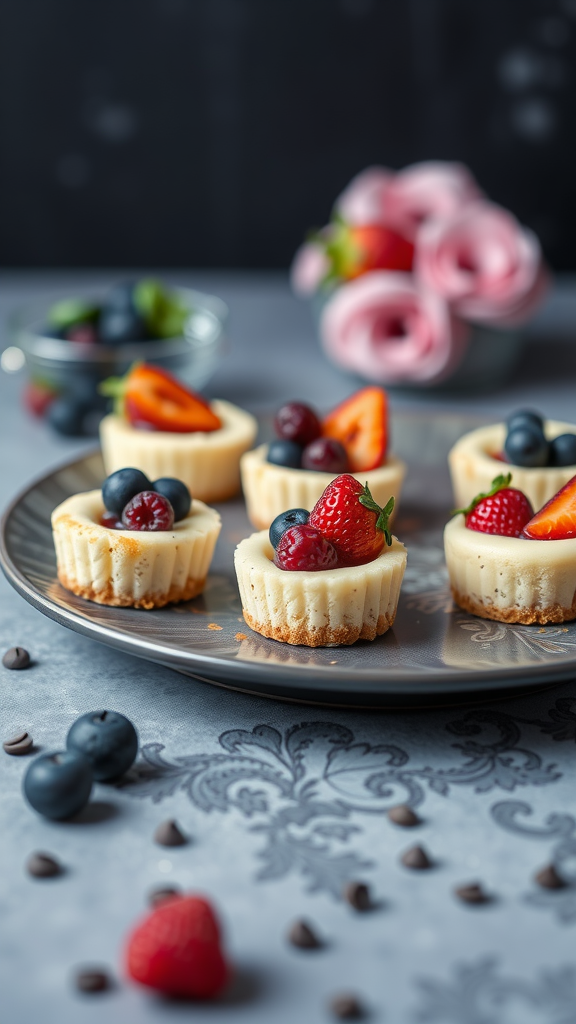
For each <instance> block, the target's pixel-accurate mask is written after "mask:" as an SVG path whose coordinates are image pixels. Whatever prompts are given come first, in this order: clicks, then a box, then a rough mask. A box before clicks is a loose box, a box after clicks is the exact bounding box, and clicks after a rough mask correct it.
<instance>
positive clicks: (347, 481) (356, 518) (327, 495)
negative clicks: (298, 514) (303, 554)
mask: <svg viewBox="0 0 576 1024" xmlns="http://www.w3.org/2000/svg"><path fill="white" fill-rule="evenodd" d="M393 508H394V498H390V500H389V501H388V502H387V504H386V505H385V507H384V508H380V506H379V505H377V504H376V502H375V501H374V499H373V497H372V495H371V494H370V490H369V488H368V484H366V485H365V486H362V484H361V483H360V481H359V480H356V479H355V477H353V476H350V474H349V473H342V474H341V475H340V476H337V477H336V478H335V479H334V480H333V481H332V482H331V483H330V484H328V487H327V488H326V490H325V491H324V493H323V495H322V497H321V498H319V500H318V501H317V502H316V504H315V506H314V508H313V509H312V512H311V513H310V518H309V520H308V526H309V527H313V528H314V529H316V530H318V531H319V532H320V533H321V534H322V536H323V537H325V538H326V540H329V541H330V542H331V543H332V544H333V545H334V547H335V548H336V551H337V553H338V559H339V563H340V565H363V564H364V563H366V562H371V561H373V559H374V558H377V557H378V555H379V554H380V553H381V551H382V549H383V548H384V544H388V545H391V544H392V536H391V534H390V531H389V529H388V520H389V518H390V515H391V514H392V510H393Z"/></svg>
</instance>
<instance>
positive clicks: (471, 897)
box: [454, 882, 490, 903]
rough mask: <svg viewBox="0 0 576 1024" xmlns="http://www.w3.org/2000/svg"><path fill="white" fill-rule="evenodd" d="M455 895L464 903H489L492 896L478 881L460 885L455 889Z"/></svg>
mask: <svg viewBox="0 0 576 1024" xmlns="http://www.w3.org/2000/svg"><path fill="white" fill-rule="evenodd" d="M454 895H455V896H457V897H458V899H459V900H462V901H463V902H464V903H488V902H489V900H490V897H489V896H488V894H487V893H485V892H484V889H483V888H482V886H481V885H479V884H478V883H477V882H474V883H472V884H471V885H459V886H458V888H457V889H454Z"/></svg>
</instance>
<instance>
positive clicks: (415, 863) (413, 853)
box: [400, 846, 432, 871]
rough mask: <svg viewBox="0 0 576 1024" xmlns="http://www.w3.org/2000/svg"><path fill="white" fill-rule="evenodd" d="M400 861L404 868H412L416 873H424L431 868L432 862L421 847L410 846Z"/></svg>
mask: <svg viewBox="0 0 576 1024" xmlns="http://www.w3.org/2000/svg"><path fill="white" fill-rule="evenodd" d="M400 860H401V861H402V863H403V865H404V867H405V868H412V869H414V870H416V871H424V870H425V869H426V868H431V867H432V861H431V860H430V858H429V856H428V854H427V853H426V850H424V849H423V848H422V847H421V846H411V847H410V849H409V850H405V851H404V853H403V854H402V856H401V858H400Z"/></svg>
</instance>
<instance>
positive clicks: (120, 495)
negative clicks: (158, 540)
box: [100, 468, 192, 531]
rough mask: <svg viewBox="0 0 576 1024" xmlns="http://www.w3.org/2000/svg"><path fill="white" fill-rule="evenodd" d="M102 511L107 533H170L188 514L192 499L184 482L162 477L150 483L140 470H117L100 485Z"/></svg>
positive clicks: (102, 520) (101, 522) (103, 524)
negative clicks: (167, 531)
mask: <svg viewBox="0 0 576 1024" xmlns="http://www.w3.org/2000/svg"><path fill="white" fill-rule="evenodd" d="M102 500H103V502H104V506H105V508H106V512H105V513H104V515H103V516H102V518H101V520H100V525H101V526H106V527H108V529H110V530H148V531H150V530H152V531H158V530H171V529H172V527H173V525H174V523H177V522H179V521H180V520H181V519H185V518H186V516H187V515H188V513H189V511H190V508H191V505H192V497H191V494H190V491H189V490H188V488H187V486H186V484H185V483H182V481H181V480H175V479H174V478H173V477H170V476H165V477H161V479H160V480H155V481H154V483H150V481H149V479H148V477H147V476H146V474H145V473H143V472H142V471H141V470H140V469H133V468H126V469H117V470H116V472H115V473H111V474H110V476H108V477H106V479H105V481H104V483H103V484H102Z"/></svg>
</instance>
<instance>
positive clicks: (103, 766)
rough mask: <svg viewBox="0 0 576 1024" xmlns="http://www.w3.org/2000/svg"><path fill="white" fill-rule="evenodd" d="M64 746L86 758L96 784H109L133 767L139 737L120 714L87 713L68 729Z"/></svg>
mask: <svg viewBox="0 0 576 1024" xmlns="http://www.w3.org/2000/svg"><path fill="white" fill-rule="evenodd" d="M66 746H67V748H68V750H69V751H72V752H73V753H75V754H79V755H81V756H83V757H85V758H88V761H89V762H90V764H91V765H92V772H93V775H94V778H95V779H96V780H97V781H98V782H110V781H111V780H112V779H117V778H118V777H119V776H120V775H123V774H124V772H127V771H128V769H129V768H130V767H131V765H133V764H134V761H135V758H136V754H137V753H138V734H137V732H136V729H135V728H134V726H133V725H132V722H131V721H130V720H129V719H128V718H126V717H125V716H124V715H121V714H120V712H119V711H89V712H88V714H87V715H82V716H81V717H80V718H77V719H76V721H75V722H74V724H73V725H72V726H71V727H70V729H69V732H68V735H67V737H66Z"/></svg>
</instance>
